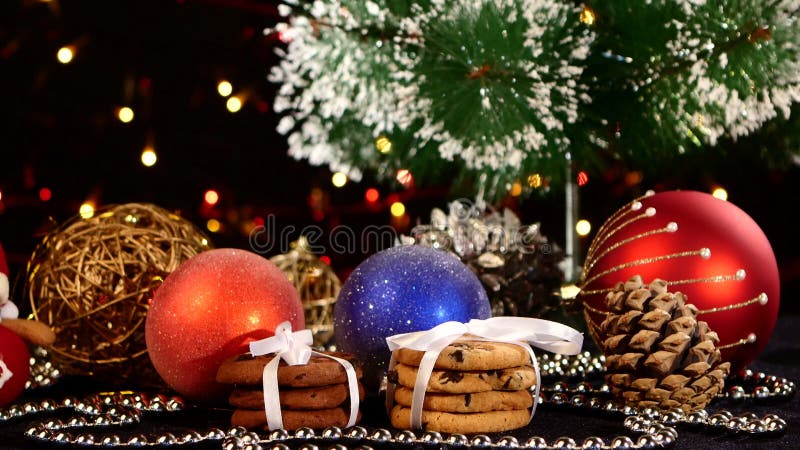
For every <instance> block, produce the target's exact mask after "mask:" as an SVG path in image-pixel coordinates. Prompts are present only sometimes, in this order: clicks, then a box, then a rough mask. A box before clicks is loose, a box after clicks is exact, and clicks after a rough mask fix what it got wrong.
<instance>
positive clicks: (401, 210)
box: [389, 202, 406, 217]
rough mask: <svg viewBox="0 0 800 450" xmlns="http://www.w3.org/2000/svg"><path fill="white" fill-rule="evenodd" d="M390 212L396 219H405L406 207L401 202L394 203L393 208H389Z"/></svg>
mask: <svg viewBox="0 0 800 450" xmlns="http://www.w3.org/2000/svg"><path fill="white" fill-rule="evenodd" d="M389 212H391V213H392V215H393V216H395V217H403V215H404V214H405V213H406V205H404V204H402V203H401V202H394V203H392V206H390V207H389Z"/></svg>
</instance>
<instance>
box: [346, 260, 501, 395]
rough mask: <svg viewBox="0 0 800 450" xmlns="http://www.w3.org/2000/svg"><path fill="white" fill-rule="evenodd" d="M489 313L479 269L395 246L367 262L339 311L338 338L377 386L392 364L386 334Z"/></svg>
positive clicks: (349, 281)
mask: <svg viewBox="0 0 800 450" xmlns="http://www.w3.org/2000/svg"><path fill="white" fill-rule="evenodd" d="M489 317H491V306H490V304H489V299H488V297H487V296H486V291H485V290H484V289H483V286H482V285H481V283H480V281H479V280H478V278H477V277H476V276H475V274H473V273H472V271H471V270H470V269H469V268H468V267H467V266H465V265H464V264H463V263H462V262H461V261H460V260H459V259H458V258H457V257H455V256H454V255H452V254H450V253H447V252H444V251H441V250H434V249H432V248H430V247H422V246H418V245H409V246H401V247H393V248H390V249H388V250H384V251H382V252H380V253H376V254H375V255H372V256H371V257H370V258H368V259H367V260H365V261H364V262H362V263H361V264H360V265H359V266H358V267H357V268H356V269H355V270H354V271H353V273H352V274H351V275H350V277H349V278H348V279H347V281H346V282H345V283H344V286H343V287H342V290H341V292H340V293H339V298H338V299H337V301H336V306H335V307H334V312H333V320H334V333H335V336H336V343H337V345H338V347H339V349H340V350H341V351H344V352H348V353H353V354H354V355H356V357H357V358H358V359H359V360H360V361H361V363H362V365H363V368H364V379H363V381H364V385H365V386H366V387H367V388H368V389H376V388H377V386H378V383H379V381H380V377H382V376H383V372H384V370H385V368H386V366H387V365H388V362H389V356H390V354H389V349H388V347H387V346H386V337H388V336H391V335H394V334H398V333H407V332H411V331H420V330H427V329H430V328H433V327H435V326H436V325H439V324H440V323H443V322H447V321H449V320H455V321H458V322H468V321H469V320H470V319H488V318H489Z"/></svg>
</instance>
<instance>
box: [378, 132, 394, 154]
mask: <svg viewBox="0 0 800 450" xmlns="http://www.w3.org/2000/svg"><path fill="white" fill-rule="evenodd" d="M375 148H377V149H378V151H379V152H381V153H383V154H384V155H385V154H387V153H389V152H391V151H392V141H390V140H389V138H387V137H386V136H381V137H379V138H378V139H377V140H376V141H375Z"/></svg>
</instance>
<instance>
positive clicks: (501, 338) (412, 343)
mask: <svg viewBox="0 0 800 450" xmlns="http://www.w3.org/2000/svg"><path fill="white" fill-rule="evenodd" d="M464 335H470V336H469V339H472V340H479V341H495V342H507V343H510V344H516V345H519V346H521V347H523V348H525V349H526V350H528V353H529V354H530V356H531V362H532V364H533V366H534V370H535V371H536V388H535V392H534V399H533V407H532V408H531V418H533V415H534V413H535V412H536V406H537V404H538V403H539V390H540V387H541V384H542V383H541V375H540V372H539V364H538V362H537V361H536V355H535V354H534V353H533V349H532V348H531V345H533V346H535V347H538V348H541V349H542V350H547V351H549V352H553V353H560V354H562V355H575V354H577V353H579V352H580V351H581V346H582V345H583V334H581V333H580V332H578V331H577V330H574V329H572V328H570V327H568V326H566V325H563V324H560V323H557V322H551V321H549V320H542V319H534V318H530V317H493V318H491V319H485V320H479V319H472V320H470V321H469V322H468V323H461V322H445V323H443V324H440V325H437V326H436V327H434V328H431V329H430V330H427V331H417V332H413V333H404V334H396V335H394V336H389V337H387V338H386V343H387V345H388V346H389V350H390V351H392V357H391V359H390V360H389V370H393V369H394V367H395V366H396V365H397V361H396V360H395V357H394V351H395V350H397V349H398V348H409V349H412V350H418V351H424V352H425V354H424V355H423V356H422V361H421V362H420V364H419V369H418V370H417V379H416V381H415V383H414V392H413V394H412V397H411V428H412V429H419V428H422V405H423V403H424V401H425V389H426V387H427V386H428V381H429V380H430V378H431V374H432V373H433V366H434V365H435V364H436V360H437V359H438V358H439V353H441V351H442V350H444V348H445V347H447V346H448V345H450V344H451V343H452V342H453V341H455V340H456V339H458V338H460V337H462V336H464ZM394 388H395V386H394V384H393V383H389V384H388V386H387V389H386V408H387V410H388V411H389V412H391V409H392V406H393V405H394Z"/></svg>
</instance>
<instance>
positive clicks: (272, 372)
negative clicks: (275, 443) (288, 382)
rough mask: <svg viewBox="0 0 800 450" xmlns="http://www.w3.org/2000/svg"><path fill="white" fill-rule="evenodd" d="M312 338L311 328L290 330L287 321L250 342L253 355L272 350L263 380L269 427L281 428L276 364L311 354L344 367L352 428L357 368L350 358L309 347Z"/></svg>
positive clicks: (292, 363) (292, 362) (355, 412)
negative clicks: (267, 336) (268, 334)
mask: <svg viewBox="0 0 800 450" xmlns="http://www.w3.org/2000/svg"><path fill="white" fill-rule="evenodd" d="M313 342H314V337H313V335H312V334H311V330H300V331H295V332H292V324H291V323H289V322H288V321H286V322H283V323H281V324H280V325H278V326H277V328H275V336H272V337H269V338H266V339H262V340H260V341H255V342H251V343H250V353H252V354H253V356H261V355H267V354H270V353H275V356H274V357H273V358H272V361H270V362H269V363H268V364H267V365H266V366H264V374H263V376H262V381H263V384H264V412H265V413H266V415H267V426H268V427H269V429H270V431H271V430H277V429H280V428H283V416H282V415H281V401H280V392H279V390H278V365H279V364H280V362H281V359H282V360H284V361H286V364H288V365H290V366H299V365H303V364H308V361H309V359H311V355H312V354H313V355H319V356H324V357H326V358H330V359H332V360H334V361H336V362H338V363H339V364H341V365H342V367H343V368H344V371H345V373H346V374H347V384H348V389H349V391H350V417H349V420H348V422H347V427H352V426H353V425H355V424H356V420H357V419H358V404H359V394H358V378H357V376H356V370H355V368H353V365H352V364H350V362H349V361H347V360H344V359H341V358H336V357H335V356H330V355H326V354H324V353H319V352H315V351H313V350H311V347H310V346H311V344H312V343H313Z"/></svg>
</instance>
